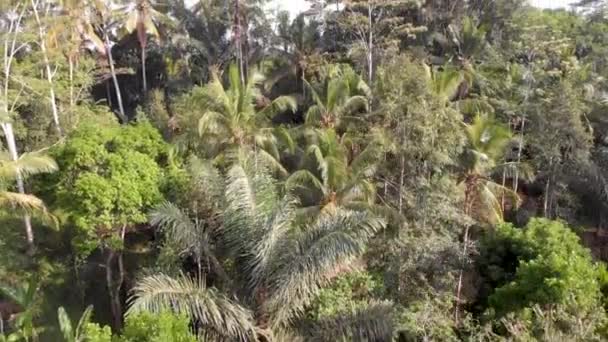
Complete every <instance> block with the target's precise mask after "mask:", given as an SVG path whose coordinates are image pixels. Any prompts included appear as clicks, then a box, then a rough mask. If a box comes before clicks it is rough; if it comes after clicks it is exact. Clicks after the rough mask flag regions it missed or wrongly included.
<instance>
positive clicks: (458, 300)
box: [454, 180, 472, 324]
mask: <svg viewBox="0 0 608 342" xmlns="http://www.w3.org/2000/svg"><path fill="white" fill-rule="evenodd" d="M465 182H468V181H467V180H465ZM465 184H466V185H465V186H466V189H465V195H464V213H465V215H469V214H470V213H471V207H472V203H471V189H470V186H469V183H465ZM469 229H470V226H469V225H468V224H467V225H466V226H465V228H464V234H463V237H462V240H463V246H462V262H461V265H460V271H459V272H458V283H457V285H456V304H455V306H454V322H456V324H459V323H460V303H461V302H462V281H463V278H464V269H465V263H466V259H467V253H468V248H469Z"/></svg>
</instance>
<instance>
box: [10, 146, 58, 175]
mask: <svg viewBox="0 0 608 342" xmlns="http://www.w3.org/2000/svg"><path fill="white" fill-rule="evenodd" d="M57 169H58V167H57V163H55V160H53V158H51V157H49V156H45V155H41V154H39V153H24V154H22V155H21V157H19V159H17V160H14V161H13V160H9V158H8V156H6V155H4V156H2V158H0V179H5V180H14V179H17V178H18V177H22V178H25V177H28V176H31V175H36V174H40V173H50V172H53V171H57Z"/></svg>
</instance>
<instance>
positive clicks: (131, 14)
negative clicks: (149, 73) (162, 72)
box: [124, 0, 172, 92]
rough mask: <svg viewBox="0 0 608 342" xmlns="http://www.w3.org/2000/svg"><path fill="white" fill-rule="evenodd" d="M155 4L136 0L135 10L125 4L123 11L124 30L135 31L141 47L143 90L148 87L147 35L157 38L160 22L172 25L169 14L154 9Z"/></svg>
mask: <svg viewBox="0 0 608 342" xmlns="http://www.w3.org/2000/svg"><path fill="white" fill-rule="evenodd" d="M155 5H157V4H156V1H152V0H136V1H135V10H133V7H132V6H127V7H126V8H125V9H124V11H126V12H127V13H128V14H127V18H126V20H125V22H124V28H125V30H126V31H127V33H128V34H131V33H132V32H137V40H138V42H139V47H140V49H141V74H142V75H141V76H142V84H143V91H144V92H146V91H147V89H148V82H147V77H146V46H147V45H148V35H151V36H152V37H154V38H156V39H159V38H160V33H159V29H158V27H159V26H160V25H161V23H164V24H165V26H166V25H167V24H168V25H170V26H172V23H171V19H170V18H169V16H167V15H165V14H164V13H161V12H160V11H158V10H156V9H155V8H154V6H155Z"/></svg>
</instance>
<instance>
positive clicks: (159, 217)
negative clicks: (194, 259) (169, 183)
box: [150, 202, 204, 255]
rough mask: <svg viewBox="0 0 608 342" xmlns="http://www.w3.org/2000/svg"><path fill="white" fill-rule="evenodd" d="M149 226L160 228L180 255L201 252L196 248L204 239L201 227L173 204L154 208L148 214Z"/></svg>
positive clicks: (168, 203)
mask: <svg viewBox="0 0 608 342" xmlns="http://www.w3.org/2000/svg"><path fill="white" fill-rule="evenodd" d="M150 224H151V225H153V226H157V227H158V228H160V229H161V231H163V232H164V233H165V235H166V236H167V238H168V239H170V240H171V242H172V244H173V245H175V246H176V247H177V248H179V249H180V253H188V252H190V251H192V250H195V252H196V253H197V254H199V255H200V253H201V252H202V251H201V250H200V248H198V246H199V244H200V241H201V240H202V239H203V238H204V237H203V233H204V232H203V227H201V226H200V225H199V224H196V222H194V221H193V220H192V219H191V218H190V217H189V216H188V215H187V214H186V213H184V212H183V211H182V210H181V209H180V208H178V207H177V206H175V205H174V204H173V203H170V202H164V203H162V204H161V205H159V206H158V207H156V209H154V210H153V211H152V213H151V214H150Z"/></svg>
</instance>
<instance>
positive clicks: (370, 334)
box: [309, 301, 395, 341]
mask: <svg viewBox="0 0 608 342" xmlns="http://www.w3.org/2000/svg"><path fill="white" fill-rule="evenodd" d="M392 315H393V305H392V303H391V302H388V301H371V302H370V303H369V304H368V305H367V306H365V307H364V308H361V309H357V310H351V312H347V313H343V314H340V315H337V316H334V317H327V318H324V319H322V320H320V321H319V322H316V323H315V324H314V325H313V326H312V327H310V328H309V331H310V333H311V335H312V336H311V338H310V340H311V341H391V340H392V338H393V332H394V329H395V326H394V322H393V320H392Z"/></svg>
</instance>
